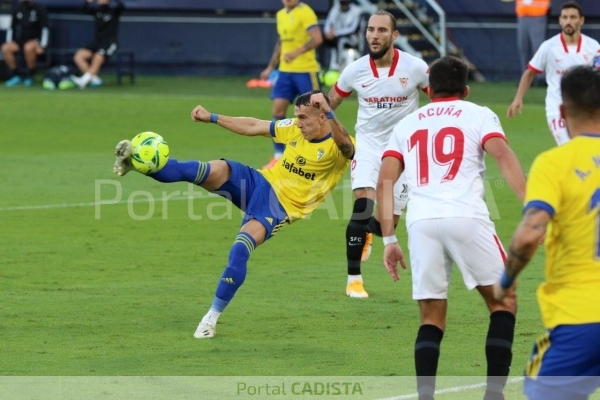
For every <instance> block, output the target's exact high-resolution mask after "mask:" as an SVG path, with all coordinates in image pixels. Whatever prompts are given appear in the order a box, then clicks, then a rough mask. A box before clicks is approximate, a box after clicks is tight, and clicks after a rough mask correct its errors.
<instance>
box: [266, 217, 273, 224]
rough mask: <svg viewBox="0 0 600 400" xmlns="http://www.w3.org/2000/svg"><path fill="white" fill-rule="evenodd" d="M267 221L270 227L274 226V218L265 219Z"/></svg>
mask: <svg viewBox="0 0 600 400" xmlns="http://www.w3.org/2000/svg"><path fill="white" fill-rule="evenodd" d="M265 219H266V220H267V222H268V223H269V224H270V225H273V218H271V217H265Z"/></svg>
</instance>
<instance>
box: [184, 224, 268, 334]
mask: <svg viewBox="0 0 600 400" xmlns="http://www.w3.org/2000/svg"><path fill="white" fill-rule="evenodd" d="M256 246H257V244H256V241H255V240H254V238H253V237H252V236H251V235H250V234H249V233H247V232H240V233H238V235H237V237H236V238H235V242H233V246H231V250H230V251H229V263H228V264H227V267H226V268H225V270H224V271H223V275H221V279H220V281H219V285H218V286H217V292H216V293H215V298H214V300H213V302H212V305H211V306H210V310H209V311H208V313H206V315H205V316H204V317H203V318H202V320H201V321H200V324H198V328H196V332H194V337H195V338H196V339H210V338H212V337H214V336H215V335H216V333H217V320H218V319H219V316H220V315H221V313H222V312H223V310H225V307H227V304H229V302H230V301H231V299H232V298H233V296H234V295H235V293H236V291H237V290H238V289H239V288H240V286H242V284H243V283H244V280H245V279H246V270H247V264H248V259H249V258H250V254H252V251H253V250H254V249H255V248H256Z"/></svg>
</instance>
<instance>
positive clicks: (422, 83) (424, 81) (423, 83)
mask: <svg viewBox="0 0 600 400" xmlns="http://www.w3.org/2000/svg"><path fill="white" fill-rule="evenodd" d="M419 72H420V76H421V79H420V80H419V87H420V88H421V89H425V88H426V87H428V86H429V66H428V65H427V63H426V62H425V61H423V62H422V63H421V69H420V70H419Z"/></svg>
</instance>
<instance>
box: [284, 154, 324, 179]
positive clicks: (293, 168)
mask: <svg viewBox="0 0 600 400" xmlns="http://www.w3.org/2000/svg"><path fill="white" fill-rule="evenodd" d="M282 158H283V157H282ZM305 162H306V160H305ZM281 165H282V166H283V168H284V169H286V170H288V171H290V172H291V173H292V174H296V175H298V176H301V177H303V178H305V179H307V180H309V181H314V180H315V176H316V174H315V173H314V172H308V171H304V170H303V169H302V167H301V166H299V165H296V163H289V162H288V160H287V159H286V158H283V159H282V161H281Z"/></svg>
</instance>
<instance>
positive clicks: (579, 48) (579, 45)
mask: <svg viewBox="0 0 600 400" xmlns="http://www.w3.org/2000/svg"><path fill="white" fill-rule="evenodd" d="M581 42H583V35H582V34H581V33H579V40H578V41H577V52H578V53H579V50H581Z"/></svg>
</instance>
